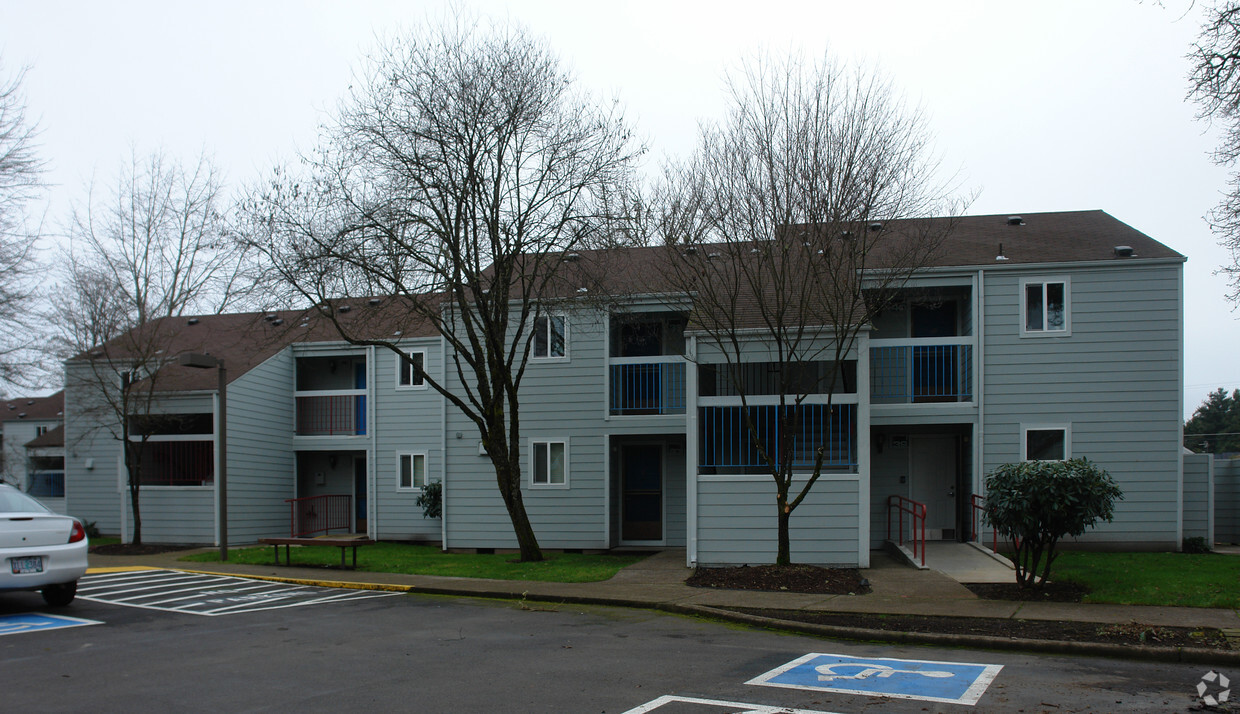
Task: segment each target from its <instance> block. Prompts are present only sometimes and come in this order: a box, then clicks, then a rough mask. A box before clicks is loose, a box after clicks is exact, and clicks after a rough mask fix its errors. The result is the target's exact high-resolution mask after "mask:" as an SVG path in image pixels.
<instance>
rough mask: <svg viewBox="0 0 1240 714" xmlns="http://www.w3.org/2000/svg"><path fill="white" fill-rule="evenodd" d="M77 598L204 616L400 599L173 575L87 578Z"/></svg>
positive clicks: (365, 592) (371, 593) (149, 573)
mask: <svg viewBox="0 0 1240 714" xmlns="http://www.w3.org/2000/svg"><path fill="white" fill-rule="evenodd" d="M78 593H79V595H78V596H79V597H80V598H82V599H83V600H90V601H92V602H100V603H105V604H110V605H121V606H124V607H136V608H141V609H145V610H159V611H163V612H177V613H182V614H190V615H204V616H216V615H233V614H239V613H243V612H258V611H261V610H275V609H281V608H289V607H300V606H303V605H320V604H327V603H332V602H345V601H349V600H367V599H371V598H377V597H391V596H393V595H400V594H401V593H399V592H392V591H387V590H383V591H374V590H356V589H348V590H344V589H340V588H331V587H324V586H318V585H304V584H299V583H281V582H271V581H255V580H251V579H248V578H241V577H233V576H223V575H211V574H197V573H193V574H191V573H183V572H180V571H174V570H147V571H142V572H125V573H107V574H103V573H101V574H87V575H86V576H85V577H83V578H82V580H81V585H80V586H79V589H78Z"/></svg>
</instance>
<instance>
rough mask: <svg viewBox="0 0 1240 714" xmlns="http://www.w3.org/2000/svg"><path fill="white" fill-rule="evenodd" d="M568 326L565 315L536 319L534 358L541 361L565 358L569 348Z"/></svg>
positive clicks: (541, 316)
mask: <svg viewBox="0 0 1240 714" xmlns="http://www.w3.org/2000/svg"><path fill="white" fill-rule="evenodd" d="M566 330H567V324H566V323H565V320H564V316H563V315H539V316H538V317H536V318H534V356H535V357H537V358H540V359H551V358H556V357H564V356H565V354H567V353H566V347H567V346H568V332H567V331H566Z"/></svg>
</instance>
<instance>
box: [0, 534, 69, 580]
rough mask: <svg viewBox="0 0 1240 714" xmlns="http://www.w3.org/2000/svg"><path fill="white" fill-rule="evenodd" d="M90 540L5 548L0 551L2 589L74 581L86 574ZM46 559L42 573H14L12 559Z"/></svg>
mask: <svg viewBox="0 0 1240 714" xmlns="http://www.w3.org/2000/svg"><path fill="white" fill-rule="evenodd" d="M86 551H87V541H85V540H82V541H79V542H77V543H66V544H64V545H53V546H41V547H37V548H5V549H3V550H0V592H3V591H6V590H41V589H42V588H44V587H46V586H48V585H58V584H60V583H71V582H73V581H74V580H77V579H78V578H80V577H82V576H83V575H85V574H86V565H87V562H86ZM32 556H37V557H41V558H42V559H43V572H40V573H21V574H15V573H14V572H13V567H12V559H13V558H29V557H32Z"/></svg>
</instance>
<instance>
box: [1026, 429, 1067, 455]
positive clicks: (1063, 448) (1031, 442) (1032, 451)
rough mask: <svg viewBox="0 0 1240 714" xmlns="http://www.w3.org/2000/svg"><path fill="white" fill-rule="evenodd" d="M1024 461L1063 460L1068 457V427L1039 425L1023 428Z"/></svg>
mask: <svg viewBox="0 0 1240 714" xmlns="http://www.w3.org/2000/svg"><path fill="white" fill-rule="evenodd" d="M1020 448H1021V460H1022V461H1063V460H1065V459H1067V458H1068V455H1069V451H1070V450H1071V444H1070V443H1069V437H1068V427H1066V426H1046V427H1042V426H1037V427H1022V428H1021V447H1020Z"/></svg>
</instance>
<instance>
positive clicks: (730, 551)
mask: <svg viewBox="0 0 1240 714" xmlns="http://www.w3.org/2000/svg"><path fill="white" fill-rule="evenodd" d="M858 485H859V482H858V481H857V480H856V479H838V480H837V479H831V480H827V479H823V480H820V481H819V482H818V483H816V484H815V485H814V488H813V490H812V491H810V494H809V496H807V497H806V499H805V501H804V502H802V504H801V505H800V507H798V508H797V509H796V511H794V512H793V514H792V521H791V528H790V530H789V535H790V537H791V544H792V560H793V561H794V562H797V563H810V564H816V565H843V566H850V567H856V565H857V558H858V553H857V540H858V538H857V529H858V527H859V524H860V519H859V518H858V514H859V513H860V510H861V508H862V505H861V501H860V494H859V488H858ZM797 486H798V484H797V483H794V484H793V488H797ZM773 494H774V486H773V484H772V483H771V480H770V479H769V478H762V477H759V478H756V479H754V480H744V481H741V480H704V479H703V480H699V482H698V510H699V516H698V522H697V530H698V532H697V535H698V564H699V565H703V566H712V565H740V564H751V565H757V564H766V563H772V562H774V561H775V553H776V549H777V543H776V536H777V532H776V530H777V529H776V513H775V500H774V497H773Z"/></svg>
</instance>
